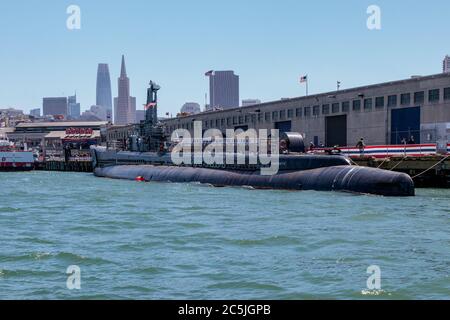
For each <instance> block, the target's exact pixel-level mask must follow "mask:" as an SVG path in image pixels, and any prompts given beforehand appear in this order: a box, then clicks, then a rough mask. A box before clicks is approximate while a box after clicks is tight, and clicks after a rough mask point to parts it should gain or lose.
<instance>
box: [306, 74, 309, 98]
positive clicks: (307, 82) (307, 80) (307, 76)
mask: <svg viewBox="0 0 450 320" xmlns="http://www.w3.org/2000/svg"><path fill="white" fill-rule="evenodd" d="M308 85H309V75H308V74H307V75H306V96H308V93H309V92H308Z"/></svg>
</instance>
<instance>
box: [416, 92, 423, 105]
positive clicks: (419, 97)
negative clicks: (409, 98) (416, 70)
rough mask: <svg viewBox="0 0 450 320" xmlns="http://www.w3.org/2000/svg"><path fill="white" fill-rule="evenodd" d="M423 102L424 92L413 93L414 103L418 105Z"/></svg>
mask: <svg viewBox="0 0 450 320" xmlns="http://www.w3.org/2000/svg"><path fill="white" fill-rule="evenodd" d="M424 102H425V92H424V91H420V92H415V93H414V103H415V104H418V103H424Z"/></svg>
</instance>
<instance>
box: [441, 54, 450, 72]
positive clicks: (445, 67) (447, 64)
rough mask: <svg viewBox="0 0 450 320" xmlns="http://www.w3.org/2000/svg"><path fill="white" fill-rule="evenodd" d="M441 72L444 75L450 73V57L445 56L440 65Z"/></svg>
mask: <svg viewBox="0 0 450 320" xmlns="http://www.w3.org/2000/svg"><path fill="white" fill-rule="evenodd" d="M442 71H443V72H444V73H450V56H448V55H447V56H445V58H444V62H443V63H442Z"/></svg>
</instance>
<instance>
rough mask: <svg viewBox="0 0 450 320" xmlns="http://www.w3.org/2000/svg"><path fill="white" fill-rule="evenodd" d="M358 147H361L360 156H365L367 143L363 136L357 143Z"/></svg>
mask: <svg viewBox="0 0 450 320" xmlns="http://www.w3.org/2000/svg"><path fill="white" fill-rule="evenodd" d="M356 147H357V148H358V149H359V156H360V157H363V156H364V149H365V148H366V144H365V143H364V138H361V139H360V140H359V141H358V143H357V144H356Z"/></svg>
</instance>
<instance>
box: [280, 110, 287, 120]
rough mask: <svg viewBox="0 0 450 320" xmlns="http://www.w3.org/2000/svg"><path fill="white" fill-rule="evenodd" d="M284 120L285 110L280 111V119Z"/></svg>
mask: <svg viewBox="0 0 450 320" xmlns="http://www.w3.org/2000/svg"><path fill="white" fill-rule="evenodd" d="M285 118H286V110H281V111H280V119H285Z"/></svg>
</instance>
